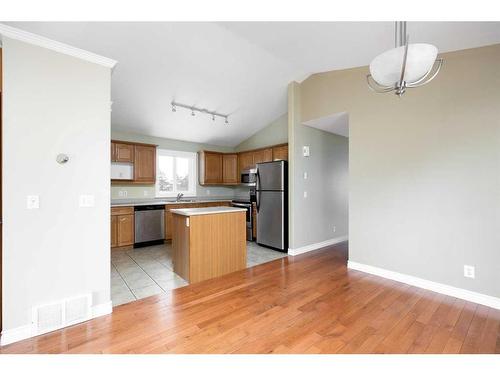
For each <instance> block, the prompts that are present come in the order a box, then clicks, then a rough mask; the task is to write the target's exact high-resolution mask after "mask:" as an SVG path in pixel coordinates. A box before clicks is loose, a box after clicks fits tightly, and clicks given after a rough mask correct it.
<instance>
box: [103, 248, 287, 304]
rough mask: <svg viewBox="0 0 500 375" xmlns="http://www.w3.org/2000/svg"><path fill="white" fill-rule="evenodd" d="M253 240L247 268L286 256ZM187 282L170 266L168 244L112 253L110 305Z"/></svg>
mask: <svg viewBox="0 0 500 375" xmlns="http://www.w3.org/2000/svg"><path fill="white" fill-rule="evenodd" d="M286 256H287V254H285V253H280V252H278V251H274V250H271V249H268V248H265V247H262V246H259V245H257V244H256V243H255V242H247V267H253V266H256V265H258V264H262V263H266V262H269V261H271V260H275V259H279V258H283V257H286ZM187 284H188V283H187V282H186V281H185V280H183V279H182V278H180V277H179V276H177V274H175V273H174V271H173V266H172V247H171V244H165V245H156V246H149V247H143V248H139V249H131V250H126V251H121V250H117V251H113V252H111V300H112V301H113V306H117V305H121V304H124V303H127V302H131V301H135V300H137V299H141V298H145V297H149V296H152V295H155V294H159V293H162V292H166V291H168V290H171V289H175V288H179V287H181V286H184V285H187Z"/></svg>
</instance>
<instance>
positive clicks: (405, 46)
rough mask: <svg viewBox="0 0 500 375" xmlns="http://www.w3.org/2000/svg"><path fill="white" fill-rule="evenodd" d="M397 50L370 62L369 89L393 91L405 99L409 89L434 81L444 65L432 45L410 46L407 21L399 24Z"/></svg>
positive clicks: (395, 38)
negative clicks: (404, 96) (404, 95)
mask: <svg viewBox="0 0 500 375" xmlns="http://www.w3.org/2000/svg"><path fill="white" fill-rule="evenodd" d="M394 40H395V48H393V49H391V50H389V51H386V52H384V53H382V54H381V55H378V56H377V57H375V58H374V59H373V61H372V62H371V63H370V74H368V75H367V76H366V80H367V83H368V87H369V88H370V89H372V90H373V91H375V92H377V93H386V92H391V91H393V92H394V93H395V94H396V95H398V96H399V97H401V96H402V95H403V94H404V93H405V91H406V89H407V88H414V87H420V86H423V85H425V84H426V83H429V82H430V81H432V80H433V79H434V78H435V77H436V75H437V74H438V73H439V70H440V69H441V66H442V65H443V59H441V58H437V54H438V49H437V48H436V47H435V46H433V45H432V44H425V43H415V44H409V43H408V41H409V36H408V35H407V34H406V22H396V25H395V37H394Z"/></svg>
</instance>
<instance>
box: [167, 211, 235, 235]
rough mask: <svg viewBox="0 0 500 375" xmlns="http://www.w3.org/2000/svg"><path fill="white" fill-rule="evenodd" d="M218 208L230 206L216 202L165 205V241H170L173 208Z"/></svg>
mask: <svg viewBox="0 0 500 375" xmlns="http://www.w3.org/2000/svg"><path fill="white" fill-rule="evenodd" d="M219 206H229V207H230V206H231V202H230V201H216V202H200V203H174V204H167V205H166V206H165V239H166V240H171V239H172V228H173V223H172V212H170V210H173V209H175V208H198V207H219Z"/></svg>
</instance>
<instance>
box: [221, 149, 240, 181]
mask: <svg viewBox="0 0 500 375" xmlns="http://www.w3.org/2000/svg"><path fill="white" fill-rule="evenodd" d="M222 182H224V183H225V184H237V183H238V156H237V155H236V154H224V155H223V156H222Z"/></svg>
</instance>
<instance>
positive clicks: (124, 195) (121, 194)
mask: <svg viewBox="0 0 500 375" xmlns="http://www.w3.org/2000/svg"><path fill="white" fill-rule="evenodd" d="M118 196H119V197H122V198H125V197H126V196H127V190H119V191H118Z"/></svg>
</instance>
